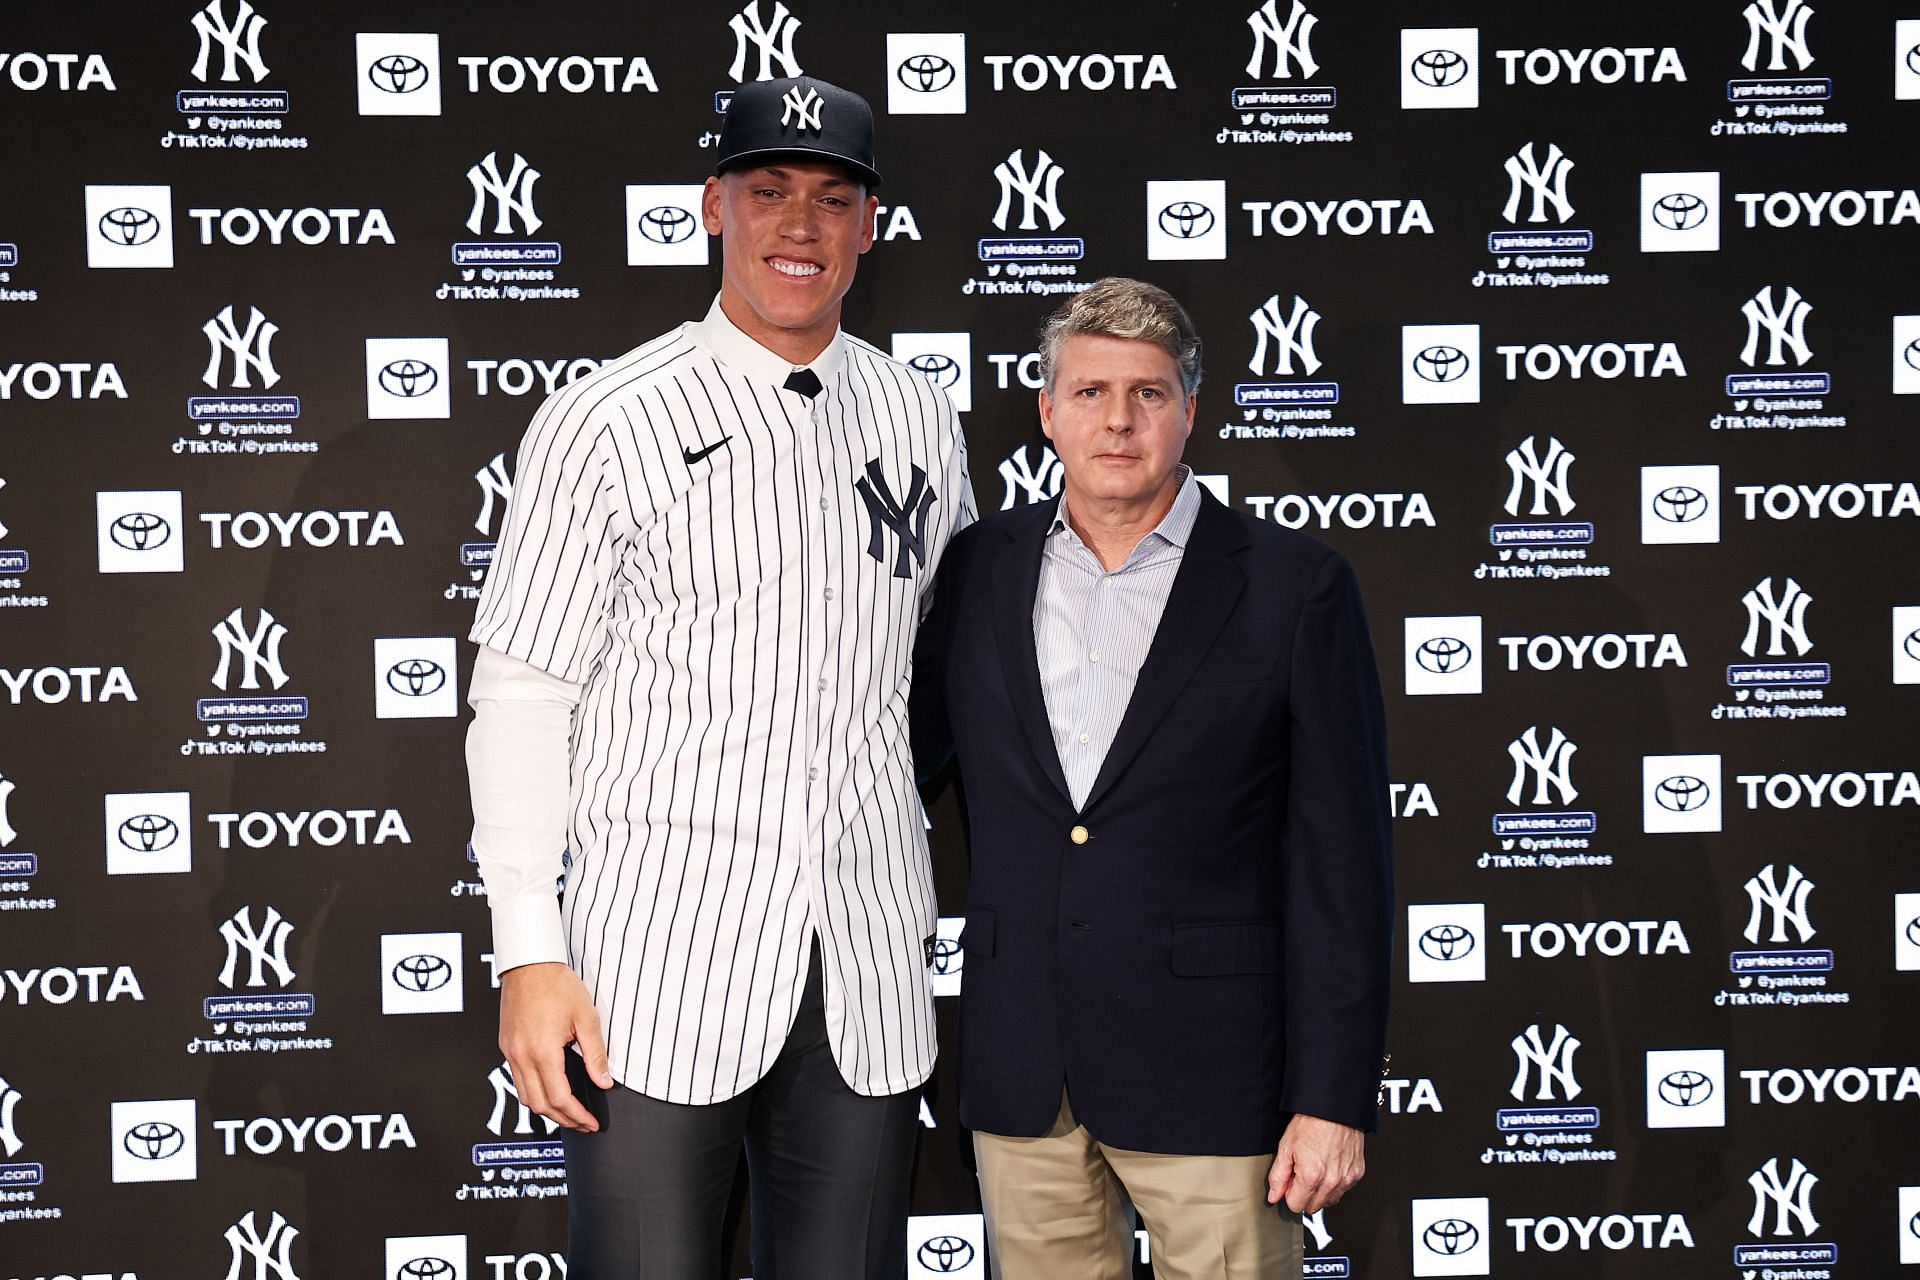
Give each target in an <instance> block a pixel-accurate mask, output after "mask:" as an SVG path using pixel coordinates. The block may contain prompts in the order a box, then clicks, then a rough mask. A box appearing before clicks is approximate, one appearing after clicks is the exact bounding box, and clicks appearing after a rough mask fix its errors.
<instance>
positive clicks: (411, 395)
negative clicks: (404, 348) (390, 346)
mask: <svg viewBox="0 0 1920 1280" xmlns="http://www.w3.org/2000/svg"><path fill="white" fill-rule="evenodd" d="M439 385H440V374H439V372H438V371H437V370H436V369H434V367H433V366H432V365H430V364H428V363H427V362H426V361H425V360H395V361H393V362H392V363H391V364H389V365H387V366H386V367H385V368H384V369H382V370H380V389H381V390H382V391H384V392H386V393H387V394H388V395H390V396H399V397H400V398H401V399H402V400H413V399H416V398H417V397H420V396H423V395H425V394H427V392H429V391H431V390H433V389H434V388H435V387H437V386H439Z"/></svg>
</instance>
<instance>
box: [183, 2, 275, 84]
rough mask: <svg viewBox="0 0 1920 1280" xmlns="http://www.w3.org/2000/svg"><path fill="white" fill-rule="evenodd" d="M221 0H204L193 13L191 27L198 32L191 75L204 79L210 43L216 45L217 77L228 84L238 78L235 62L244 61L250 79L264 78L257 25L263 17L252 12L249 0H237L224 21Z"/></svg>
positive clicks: (264, 69)
mask: <svg viewBox="0 0 1920 1280" xmlns="http://www.w3.org/2000/svg"><path fill="white" fill-rule="evenodd" d="M220 5H221V0H207V7H206V8H204V9H202V10H201V11H200V12H198V13H196V14H194V15H193V29H194V30H195V31H197V32H198V33H199V34H200V54H199V56H198V57H196V58H195V59H194V60H193V73H192V74H193V78H194V79H195V80H198V81H200V82H201V83H203V84H204V83H205V82H206V79H207V58H208V56H209V55H211V54H212V53H213V46H214V44H215V43H216V42H217V43H218V44H219V45H220V53H221V58H222V62H221V68H220V78H221V79H222V80H223V81H226V82H227V83H228V84H232V83H233V82H234V81H236V80H238V79H239V78H240V69H239V66H238V64H239V63H242V62H244V63H246V64H247V70H248V71H250V72H252V74H253V82H254V83H255V84H259V83H260V82H261V81H262V80H265V79H266V78H267V64H266V63H264V62H262V61H261V60H260V28H262V27H264V26H266V25H267V20H266V19H265V18H263V17H261V16H260V15H259V14H258V13H255V12H254V9H253V5H252V4H251V3H249V0H240V3H239V5H238V6H237V7H236V8H235V9H234V11H233V21H232V22H228V21H227V19H226V17H225V15H223V14H222V13H221V12H220Z"/></svg>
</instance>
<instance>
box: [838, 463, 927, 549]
mask: <svg viewBox="0 0 1920 1280" xmlns="http://www.w3.org/2000/svg"><path fill="white" fill-rule="evenodd" d="M853 487H854V488H855V489H858V490H859V491H860V497H861V498H862V499H863V500H864V501H865V502H866V504H867V518H868V519H870V520H871V521H873V526H872V533H871V535H870V536H869V537H868V538H867V554H868V555H870V556H872V557H873V558H874V559H875V560H878V561H879V562H880V563H881V564H885V563H886V562H887V556H886V548H887V538H886V531H887V530H888V529H891V530H893V532H894V533H895V534H896V535H898V536H899V538H900V550H899V552H898V553H897V554H896V555H895V557H894V561H893V576H894V577H896V578H911V577H912V576H913V568H912V566H911V565H909V563H908V560H909V557H911V559H912V561H913V563H914V564H918V565H919V566H920V567H921V568H925V567H926V564H927V547H926V541H927V515H928V513H930V512H931V511H932V510H933V504H934V503H935V502H937V501H939V498H938V495H936V494H935V493H934V491H933V489H932V487H931V486H929V485H928V484H927V473H926V472H925V471H923V470H921V469H920V468H919V467H918V466H915V467H914V468H913V478H912V479H911V480H910V481H909V482H908V484H907V492H906V495H905V496H904V497H903V498H901V499H900V500H899V501H897V502H896V501H895V500H894V497H893V491H892V490H891V489H889V488H887V477H886V473H885V472H883V471H881V469H880V459H878V458H875V459H873V460H872V461H871V462H869V463H867V474H866V476H865V478H864V479H860V480H855V481H854V482H853Z"/></svg>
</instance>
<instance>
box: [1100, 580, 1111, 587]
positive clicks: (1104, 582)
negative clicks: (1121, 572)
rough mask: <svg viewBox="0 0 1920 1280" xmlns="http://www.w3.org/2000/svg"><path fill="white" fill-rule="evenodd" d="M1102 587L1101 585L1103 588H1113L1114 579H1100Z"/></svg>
mask: <svg viewBox="0 0 1920 1280" xmlns="http://www.w3.org/2000/svg"><path fill="white" fill-rule="evenodd" d="M1100 585H1101V586H1103V587H1110V586H1112V585H1113V579H1112V578H1102V579H1100Z"/></svg>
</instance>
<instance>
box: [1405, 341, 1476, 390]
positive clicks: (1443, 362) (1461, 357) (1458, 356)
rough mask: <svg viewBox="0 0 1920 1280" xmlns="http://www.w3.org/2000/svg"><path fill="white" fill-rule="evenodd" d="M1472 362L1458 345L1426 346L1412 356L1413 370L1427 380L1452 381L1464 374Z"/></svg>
mask: <svg viewBox="0 0 1920 1280" xmlns="http://www.w3.org/2000/svg"><path fill="white" fill-rule="evenodd" d="M1472 363H1473V362H1472V361H1471V360H1469V359H1467V353H1466V352H1464V351H1462V350H1461V349H1460V348H1458V347H1428V348H1427V349H1426V350H1425V351H1417V352H1415V353H1414V356H1413V371H1414V372H1415V373H1417V374H1419V375H1420V376H1421V377H1423V378H1425V379H1426V380H1427V381H1428V382H1454V381H1457V380H1459V379H1460V378H1462V377H1464V376H1466V372H1467V368H1468V366H1470V365H1471V364H1472Z"/></svg>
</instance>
